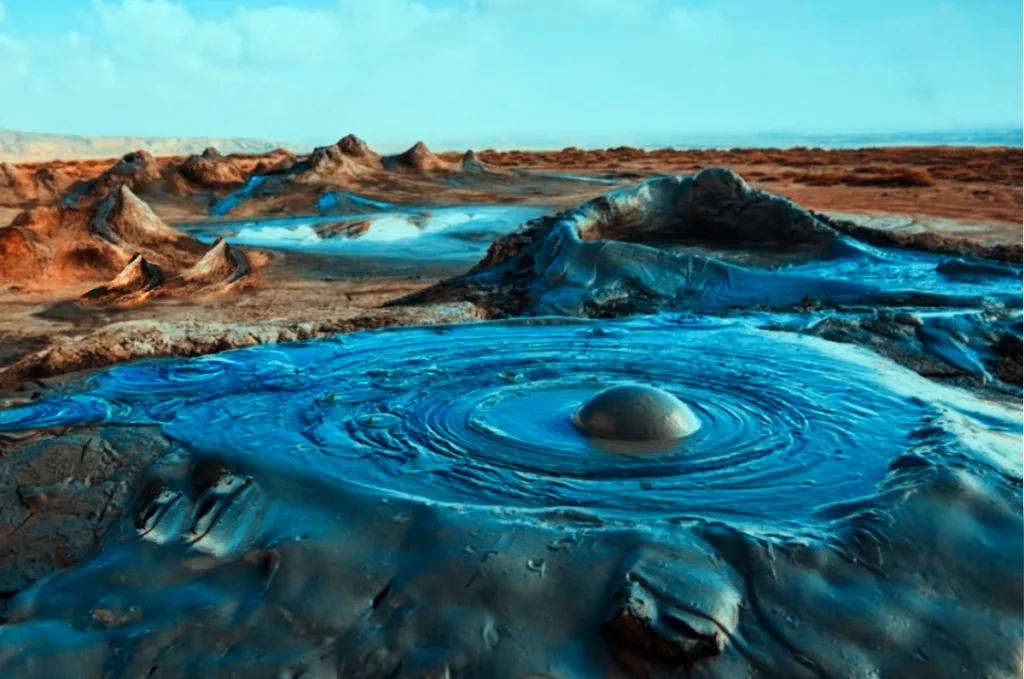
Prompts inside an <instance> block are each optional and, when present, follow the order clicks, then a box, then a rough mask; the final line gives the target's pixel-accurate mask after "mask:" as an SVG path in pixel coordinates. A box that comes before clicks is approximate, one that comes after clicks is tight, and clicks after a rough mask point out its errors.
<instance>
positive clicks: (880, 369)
mask: <svg viewBox="0 0 1024 679" xmlns="http://www.w3.org/2000/svg"><path fill="white" fill-rule="evenodd" d="M495 347H502V348H503V350H502V351H495V350H494V348H495ZM652 347H658V348H659V352H660V353H661V360H660V361H659V362H658V363H657V364H653V363H652V362H651V361H650V352H651V348H652ZM623 382H627V383H635V382H641V383H646V384H650V385H652V386H655V387H657V388H660V389H664V390H665V391H667V392H669V393H671V394H673V395H674V396H675V397H676V398H678V399H679V400H680V401H681V402H683V403H685V404H686V405H687V406H688V407H689V408H690V409H691V410H692V411H693V412H694V413H695V414H696V415H697V416H698V417H699V418H700V420H701V428H700V429H699V430H698V431H697V432H696V433H695V434H694V435H693V436H692V437H691V438H689V439H687V440H686V441H684V442H681V445H680V447H679V448H678V449H676V450H673V451H669V452H667V453H662V454H660V455H658V456H655V457H650V456H629V455H623V454H621V453H618V452H609V451H607V450H603V449H601V448H600V447H599V446H594V445H592V443H591V442H589V441H588V439H587V438H586V437H584V436H583V435H582V434H581V433H580V432H579V431H578V430H577V429H576V428H575V427H574V426H573V425H572V424H571V419H572V415H573V413H574V412H576V409H577V408H579V406H580V405H581V404H582V403H584V402H586V401H588V400H589V399H590V398H591V397H592V396H593V395H594V394H596V393H598V392H599V391H600V390H601V389H602V388H604V387H606V386H608V385H609V384H613V383H623ZM30 424H31V425H34V426H36V427H40V426H46V427H56V426H71V425H74V426H79V427H81V426H86V425H88V426H92V427H109V426H111V425H117V426H118V428H119V429H122V430H124V431H128V432H137V431H149V430H150V429H151V428H153V427H159V429H160V431H161V432H162V435H163V436H164V437H166V438H167V439H169V440H171V441H173V442H174V447H173V449H172V450H170V451H166V452H162V455H161V457H160V459H159V460H158V462H157V463H156V464H155V465H154V466H153V467H152V468H151V469H150V471H149V473H148V474H147V477H146V480H145V482H144V483H142V484H141V485H140V486H139V488H140V489H139V490H138V492H136V493H135V494H134V496H133V497H132V500H131V502H130V503H129V506H128V510H127V511H126V512H125V514H124V517H123V519H122V520H121V521H119V522H118V523H117V525H116V526H115V527H113V529H112V530H110V531H109V532H108V534H107V536H106V539H105V541H104V545H103V549H102V550H101V551H99V552H98V553H97V554H96V555H95V556H93V557H92V558H89V559H87V560H86V561H84V562H83V563H82V564H80V565H79V566H78V567H77V568H74V569H71V570H69V571H64V572H58V573H53V574H51V575H49V576H47V577H44V578H43V579H42V580H40V581H39V582H37V583H36V584H35V585H34V586H33V587H31V588H29V589H27V590H25V591H23V592H21V593H20V594H18V595H17V596H14V597H13V598H12V599H11V601H10V602H9V606H8V611H7V618H6V624H4V625H3V626H0V668H2V669H3V670H4V671H5V672H7V673H10V674H13V675H15V676H26V677H44V676H45V677H63V676H68V677H70V676H76V677H93V676H95V677H101V676H114V677H121V676H124V677H136V676H151V677H177V676H194V677H227V676H238V675H239V674H240V673H244V674H246V675H248V676H253V677H262V676H266V677H279V676H292V677H300V676H301V677H433V676H462V677H499V678H501V677H517V678H522V677H570V676H573V677H576V676H579V677H583V676H611V677H630V676H635V677H679V676H693V677H740V676H743V677H747V676H754V677H781V676H786V677H820V676H885V677H916V676H935V677H958V676H964V677H967V676H992V677H1010V676H1015V673H1016V671H1017V669H1018V668H1019V664H1020V655H1021V648H1020V639H1021V636H1022V634H1024V629H1022V621H1021V615H1020V600H1021V597H1022V596H1024V592H1022V590H1021V582H1022V578H1024V565H1022V550H1024V544H1022V538H1021V536H1022V534H1024V526H1022V521H1021V510H1020V507H1021V503H1022V489H1021V463H1020V459H1019V449H1020V446H1021V433H1020V432H1021V414H1020V412H1019V409H1017V408H1016V407H1009V406H1000V405H996V404H993V403H992V402H988V401H983V400H980V399H977V398H975V397H973V396H970V395H969V394H968V393H967V392H965V391H963V390H959V389H952V388H947V387H942V386H938V385H936V384H934V383H932V382H931V381H929V380H927V379H925V378H922V377H920V376H918V375H915V374H914V373H912V372H910V371H908V370H905V369H904V368H901V367H899V366H898V365H896V364H894V363H891V362H888V361H885V360H883V359H879V358H878V357H877V356H875V355H873V354H871V353H869V352H867V351H865V350H862V349H859V348H856V347H851V346H848V345H842V344H835V343H832V342H827V341H824V340H820V339H817V338H811V337H806V336H801V335H793V334H790V333H779V332H771V331H765V330H761V329H757V328H755V327H751V325H749V324H747V323H742V322H739V321H733V322H725V321H713V320H707V319H703V320H698V319H694V318H692V317H688V316H671V315H668V316H662V317H661V318H659V319H638V320H632V321H618V322H612V321H571V322H567V321H564V320H562V321H559V320H554V319H551V320H538V321H532V322H531V321H520V322H514V323H486V324H476V325H460V326H447V327H438V328H434V329H396V330H391V331H378V332H372V333H360V334H355V335H349V336H345V337H341V338H338V339H337V340H330V341H320V342H310V343H299V344H292V345H282V346H280V347H258V348H254V349H250V350H244V351H238V352H230V353H225V354H221V355H219V356H215V357H207V358H200V359H192V360H188V361H157V362H151V363H144V364H137V365H130V366H124V367H120V368H116V369H113V370H111V371H109V372H107V373H99V374H97V375H95V376H93V377H91V378H89V379H88V380H87V381H85V382H81V383H73V384H69V385H68V386H66V387H65V388H63V389H62V390H61V392H60V393H52V394H50V395H48V396H46V397H44V398H42V399H38V400H35V401H31V402H29V403H26V404H24V405H23V406H21V407H19V408H11V409H7V410H4V411H0V430H3V431H5V432H8V435H10V434H11V433H13V432H17V431H21V430H23V429H24V428H25V427H26V426H28V425H30ZM540 441H543V442H544V443H543V444H541V443H539V442H540ZM72 667H73V668H74V669H71V668H72Z"/></svg>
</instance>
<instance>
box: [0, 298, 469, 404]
mask: <svg viewBox="0 0 1024 679" xmlns="http://www.w3.org/2000/svg"><path fill="white" fill-rule="evenodd" d="M481 318H482V314H481V312H480V311H479V310H478V309H476V308H475V307H474V306H473V305H472V304H468V303H462V304H453V305H439V306H437V307H433V308H430V309H425V310H420V309H384V310H367V309H352V310H351V311H350V312H349V313H345V314H336V315H332V316H329V317H322V318H319V319H317V320H312V321H308V322H304V321H290V320H283V321H277V322H274V321H268V322H262V323H212V322H203V323H197V322H178V323H175V322H161V321H142V320H140V321H124V322H119V323H111V324H109V325H107V326H105V327H103V328H100V329H99V330H96V331H94V332H91V333H89V334H87V335H85V336H84V337H83V336H78V337H58V338H56V339H54V340H53V341H52V342H50V343H49V345H47V346H46V347H44V348H42V349H37V350H35V351H33V352H31V353H29V354H28V355H26V356H24V357H22V358H21V359H19V360H18V361H15V362H14V363H12V364H10V365H8V366H6V367H4V368H0V389H3V388H6V389H13V388H17V387H18V386H19V385H21V384H23V383H24V382H25V381H26V380H31V379H38V378H48V377H56V376H59V375H63V374H66V373H73V372H78V371H83V370H92V369H96V368H105V367H108V366H111V365H114V364H117V363H122V362H125V361H130V360H136V359H140V358H160V357H169V356H200V355H204V354H211V353H217V352H220V351H227V350H229V349H239V348H242V347H251V346H255V345H258V344H276V343H279V342H296V341H300V340H307V339H314V338H318V337H326V336H328V335H333V334H337V333H344V332H355V331H358V330H371V329H374V328H384V327H390V326H396V325H407V326H413V325H431V324H436V323H457V322H462V321H473V320H480V319H481Z"/></svg>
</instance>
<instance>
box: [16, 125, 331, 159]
mask: <svg viewBox="0 0 1024 679" xmlns="http://www.w3.org/2000/svg"><path fill="white" fill-rule="evenodd" d="M210 146H212V147H214V148H216V149H217V150H218V151H220V152H221V153H223V154H229V153H264V152H266V151H272V150H274V149H276V148H285V149H288V150H289V151H294V152H296V153H307V152H309V151H310V150H311V149H312V147H311V146H310V145H308V144H291V143H286V142H280V141H269V140H266V139H230V138H218V137H131V136H125V137H88V136H82V135H77V134H45V133H38V132H20V131H18V130H8V129H5V128H0V162H19V161H30V160H54V159H65V158H67V159H70V158H117V157H121V156H123V155H124V154H126V153H129V152H131V151H138V150H145V151H149V152H150V153H152V154H153V155H155V156H176V155H191V154H196V153H202V152H203V149H205V148H207V147H210Z"/></svg>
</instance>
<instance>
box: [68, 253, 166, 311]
mask: <svg viewBox="0 0 1024 679" xmlns="http://www.w3.org/2000/svg"><path fill="white" fill-rule="evenodd" d="M163 282H164V277H163V273H162V272H161V271H160V267H158V266H156V265H155V264H150V263H149V262H147V261H146V258H145V257H143V256H142V255H140V254H138V253H136V254H135V255H133V256H132V258H131V260H129V262H128V264H127V265H126V266H125V267H124V269H122V270H121V273H119V274H118V275H117V277H116V278H114V279H113V280H112V281H110V282H109V283H107V284H106V285H103V286H100V287H98V288H93V289H92V290H90V291H89V292H87V293H85V294H84V295H82V301H85V302H93V303H104V304H107V303H117V302H120V303H125V302H128V301H131V299H132V298H137V297H139V296H140V295H142V294H143V293H147V292H150V291H152V290H155V289H156V288H157V287H159V286H160V285H161V284H162V283H163Z"/></svg>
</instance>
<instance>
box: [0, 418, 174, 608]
mask: <svg viewBox="0 0 1024 679" xmlns="http://www.w3.org/2000/svg"><path fill="white" fill-rule="evenodd" d="M169 446H170V443H169V442H168V441H167V440H166V439H165V438H164V437H163V436H162V435H161V434H160V433H159V431H158V430H157V429H156V428H145V427H136V428H132V429H122V428H116V427H90V426H86V427H76V428H75V429H73V430H67V429H56V430H43V431H36V432H23V433H18V434H0V536H2V539H0V599H3V600H4V601H2V602H0V604H4V603H6V600H8V599H10V598H11V597H13V596H14V595H15V594H17V593H18V592H20V591H21V590H23V589H24V588H26V587H28V586H29V585H30V584H32V583H33V582H35V581H37V580H39V579H40V578H41V577H43V576H45V575H48V574H50V573H53V572H55V571H57V570H60V569H63V568H67V567H70V566H73V565H75V564H77V563H79V562H80V561H82V560H83V559H84V558H85V557H86V556H87V555H89V554H91V553H93V552H94V551H95V550H97V549H98V548H99V545H100V541H101V539H102V538H103V536H104V535H105V533H106V532H107V530H108V529H109V528H110V526H111V525H113V524H115V523H116V522H118V521H119V520H120V519H121V516H122V514H123V511H124V508H125V506H126V504H127V502H128V500H129V499H130V497H131V496H132V494H133V493H134V492H135V491H136V489H137V488H138V486H139V483H140V482H141V480H142V478H143V474H144V472H145V471H146V470H147V469H148V468H149V466H150V465H151V464H152V463H153V461H154V460H156V459H158V458H159V457H161V456H163V455H164V454H165V453H166V452H167V450H168V449H169Z"/></svg>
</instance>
